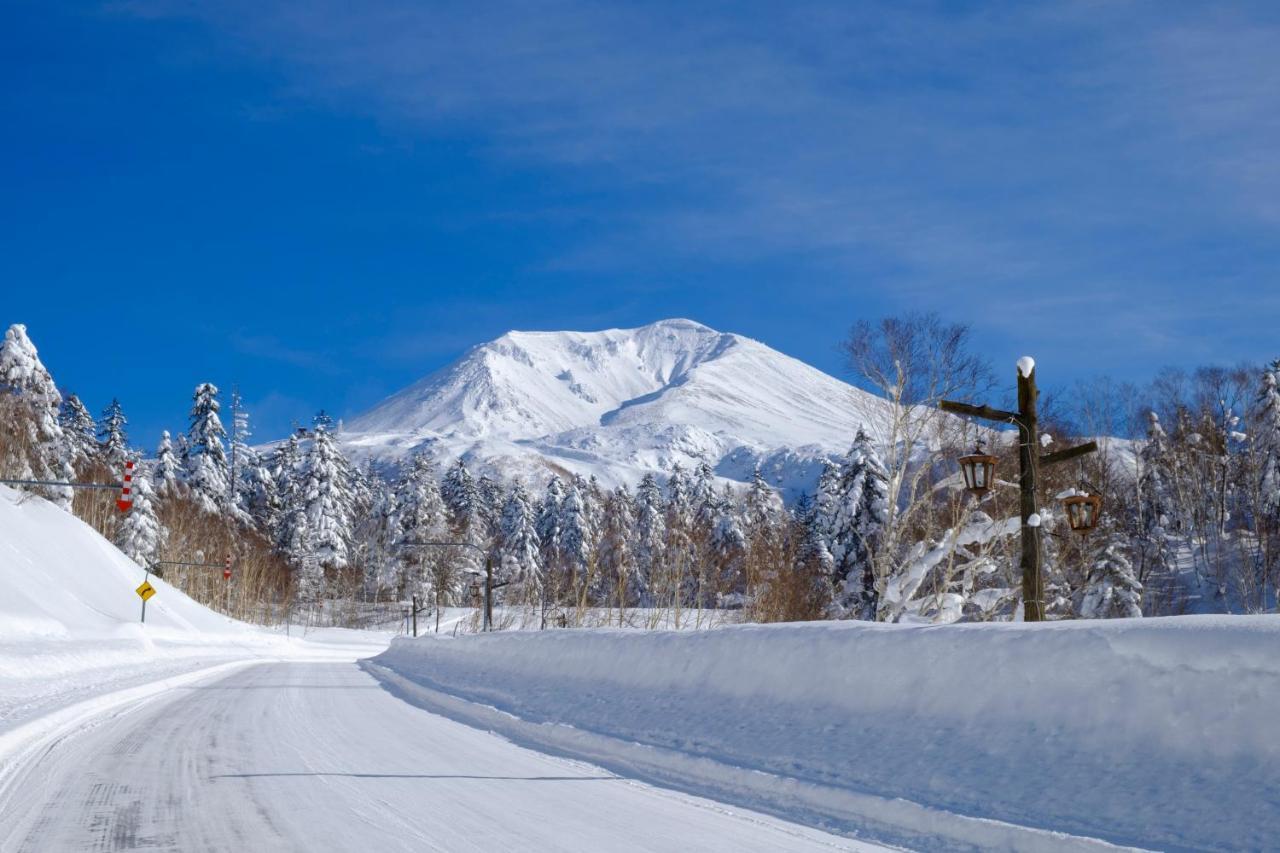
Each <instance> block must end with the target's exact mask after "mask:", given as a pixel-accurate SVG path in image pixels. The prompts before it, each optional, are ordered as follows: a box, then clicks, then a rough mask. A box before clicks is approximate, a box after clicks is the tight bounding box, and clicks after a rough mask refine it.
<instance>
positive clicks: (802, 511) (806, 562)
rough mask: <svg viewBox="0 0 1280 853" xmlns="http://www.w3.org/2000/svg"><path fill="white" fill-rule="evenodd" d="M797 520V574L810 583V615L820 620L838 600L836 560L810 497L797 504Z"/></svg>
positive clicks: (801, 499)
mask: <svg viewBox="0 0 1280 853" xmlns="http://www.w3.org/2000/svg"><path fill="white" fill-rule="evenodd" d="M795 520H796V524H797V525H798V526H799V529H800V530H799V542H798V544H797V547H796V552H795V563H796V565H795V571H796V572H797V573H799V575H800V576H801V577H803V578H805V579H806V580H807V581H808V582H809V585H810V587H811V590H812V601H813V603H814V605H815V606H814V613H813V614H811V615H813V616H817V615H818V614H820V613H825V612H826V611H827V610H828V609H829V608H830V606H831V600H832V599H833V598H834V596H835V591H834V589H833V588H832V586H831V577H832V573H833V572H834V570H835V560H834V559H833V558H832V556H831V551H830V550H828V549H827V541H826V538H825V537H824V536H823V531H822V526H821V524H820V522H819V517H818V505H817V502H816V501H813V500H812V499H811V498H810V497H809V496H808V495H801V496H800V499H799V500H798V501H796V506H795ZM806 615H810V614H806Z"/></svg>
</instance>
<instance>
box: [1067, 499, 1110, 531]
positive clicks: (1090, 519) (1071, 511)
mask: <svg viewBox="0 0 1280 853" xmlns="http://www.w3.org/2000/svg"><path fill="white" fill-rule="evenodd" d="M1062 504H1063V506H1064V507H1065V508H1066V510H1067V523H1068V524H1070V525H1071V529H1072V530H1074V531H1076V532H1077V533H1088V532H1089V531H1090V530H1092V529H1093V528H1095V527H1097V526H1098V521H1099V519H1101V518H1102V498H1101V497H1099V496H1098V495H1071V496H1070V497H1067V498H1064V499H1063V501H1062Z"/></svg>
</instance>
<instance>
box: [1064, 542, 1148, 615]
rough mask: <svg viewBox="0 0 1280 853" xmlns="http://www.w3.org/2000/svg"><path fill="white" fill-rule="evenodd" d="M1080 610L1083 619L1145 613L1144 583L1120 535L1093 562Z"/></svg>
mask: <svg viewBox="0 0 1280 853" xmlns="http://www.w3.org/2000/svg"><path fill="white" fill-rule="evenodd" d="M1077 612H1078V613H1079V614H1080V616H1081V618H1084V619H1120V618H1134V617H1138V616H1141V615H1142V584H1140V583H1139V582H1138V578H1137V575H1136V574H1134V571H1133V562H1132V561H1131V560H1130V559H1129V557H1128V555H1126V554H1125V553H1124V547H1123V544H1122V543H1121V541H1120V538H1119V537H1118V536H1114V535H1113V536H1111V537H1110V538H1109V539H1108V541H1107V543H1106V544H1105V545H1104V546H1103V548H1102V550H1101V552H1100V553H1099V554H1098V556H1097V558H1096V559H1095V560H1094V561H1093V565H1092V566H1091V567H1090V569H1089V579H1088V582H1087V584H1086V586H1085V588H1084V589H1083V591H1082V593H1081V596H1080V605H1079V609H1078V611H1077Z"/></svg>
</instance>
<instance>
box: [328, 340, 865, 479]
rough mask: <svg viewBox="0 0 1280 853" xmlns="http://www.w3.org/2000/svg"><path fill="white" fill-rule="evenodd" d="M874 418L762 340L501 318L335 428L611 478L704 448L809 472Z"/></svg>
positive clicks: (375, 439) (406, 446)
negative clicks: (475, 341) (500, 323)
mask: <svg viewBox="0 0 1280 853" xmlns="http://www.w3.org/2000/svg"><path fill="white" fill-rule="evenodd" d="M744 344H747V345H744ZM882 421H883V403H882V402H881V401H879V400H878V398H875V397H872V396H871V395H868V394H865V393H864V392H861V391H858V390H856V389H854V388H852V387H851V386H849V385H846V384H845V383H843V382H841V381H840V380H838V379H835V378H833V377H831V376H828V375H826V374H825V373H822V372H821V371H819V370H817V369H815V368H813V367H810V366H809V365H806V364H804V363H803V362H800V361H797V360H796V359H794V358H791V357H789V356H786V355H783V354H782V353H780V352H777V351H775V350H773V349H770V348H769V347H768V346H766V345H764V344H761V343H758V342H755V341H750V339H747V338H742V337H739V336H737V335H734V334H730V333H722V332H718V331H716V330H715V329H712V328H710V327H708V326H706V325H704V324H702V323H699V322H697V321H695V320H689V319H685V318H671V319H665V320H658V321H656V322H654V323H650V324H648V325H646V326H640V327H637V328H632V329H606V330H603V331H597V332H570V331H563V332H522V331H511V332H508V333H507V334H505V335H503V336H501V337H500V338H497V339H496V340H493V341H490V342H489V343H486V344H483V345H481V346H478V347H476V348H474V349H472V350H470V351H469V352H468V353H467V354H465V355H464V356H463V357H462V358H460V359H459V360H458V361H456V362H454V363H453V364H451V365H449V366H447V367H445V368H443V369H442V370H439V371H437V372H436V373H433V374H432V375H430V376H428V377H426V378H424V379H422V380H420V381H418V382H416V383H414V384H413V385H411V386H409V387H408V388H405V389H404V390H403V391H400V392H399V393H397V394H395V395H393V396H391V397H389V398H388V399H386V400H384V401H383V402H382V403H380V404H379V405H377V406H376V407H374V408H373V409H372V410H370V411H369V412H367V413H365V414H363V415H361V416H359V417H356V418H353V419H350V420H349V421H348V422H347V430H346V433H345V436H344V439H343V440H344V443H345V444H346V445H347V446H348V449H349V450H350V451H351V452H353V453H354V454H355V455H357V456H364V457H372V458H375V459H378V460H381V461H386V462H394V461H397V460H398V459H399V458H402V457H404V456H405V455H407V454H408V453H412V452H416V451H418V450H424V449H429V450H430V452H432V453H434V454H436V455H438V456H440V457H442V458H441V460H440V461H441V462H442V463H445V462H447V461H448V458H449V457H457V456H462V455H465V456H466V457H467V458H468V459H469V460H475V461H476V462H477V463H478V464H481V465H489V466H490V467H491V468H494V469H498V470H500V471H501V472H502V473H504V474H507V475H511V474H512V473H517V474H523V475H524V476H526V478H528V479H545V477H546V476H547V475H548V473H549V472H550V471H560V472H565V471H569V472H580V473H584V474H585V473H592V474H596V475H597V476H599V477H600V479H601V480H602V481H603V482H605V483H606V484H610V483H612V484H617V483H624V482H634V481H635V480H638V479H639V477H640V476H642V475H643V474H644V473H646V472H648V471H664V470H666V469H667V468H669V467H670V465H671V464H672V463H674V462H679V463H681V464H683V465H685V466H686V467H688V466H690V465H695V464H697V463H698V462H700V461H704V460H705V461H708V462H710V463H711V464H712V465H713V467H715V468H716V470H717V473H720V474H721V475H722V476H728V477H732V478H734V479H746V478H747V477H749V476H750V474H751V471H752V469H753V468H754V466H755V465H757V464H762V465H765V466H767V465H770V464H774V463H777V465H776V466H775V467H777V466H783V467H788V470H789V471H790V470H791V469H797V468H799V469H804V475H803V476H804V477H805V478H811V476H816V472H817V470H818V468H819V467H820V465H821V459H822V458H825V457H826V456H831V455H835V454H838V453H841V452H843V451H844V450H845V449H847V447H848V445H849V442H850V441H852V436H853V434H854V432H855V431H856V429H857V426H858V425H859V424H860V423H863V422H866V423H869V424H873V425H874V424H878V423H880V422H882ZM784 459H785V460H786V461H785V464H784V463H783V462H781V461H778V460H784ZM770 460H773V462H771V461H770ZM791 473H794V471H791ZM790 475H791V474H785V475H784V474H781V473H780V474H778V476H779V477H785V476H790ZM774 482H775V485H781V482H780V481H779V480H778V479H776V478H775V479H774Z"/></svg>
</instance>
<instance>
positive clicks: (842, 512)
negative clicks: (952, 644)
mask: <svg viewBox="0 0 1280 853" xmlns="http://www.w3.org/2000/svg"><path fill="white" fill-rule="evenodd" d="M888 480H889V478H888V472H886V471H885V468H884V465H883V464H881V462H880V457H879V455H878V454H877V453H876V450H875V447H874V446H873V445H872V442H871V437H870V436H869V435H868V434H867V432H866V430H865V429H862V428H859V429H858V432H857V435H856V436H855V437H854V440H853V446H852V447H850V448H849V452H848V453H847V454H846V455H845V458H844V464H843V466H842V467H841V472H840V484H839V487H838V491H837V499H836V509H835V521H834V526H833V529H832V530H831V532H830V536H831V539H830V545H829V549H830V551H831V556H832V557H833V558H834V560H835V576H834V581H835V589H836V599H835V601H834V603H833V609H834V615H836V616H837V617H839V618H850V617H853V618H859V619H875V617H876V606H877V602H876V599H877V593H876V576H875V564H874V558H875V546H876V538H877V535H878V534H879V532H880V531H881V530H882V529H883V527H884V525H885V524H886V522H887V521H888V519H889V497H888V496H889V489H888ZM823 500H824V498H822V497H821V496H820V497H819V505H820V507H821V506H822V503H823Z"/></svg>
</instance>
